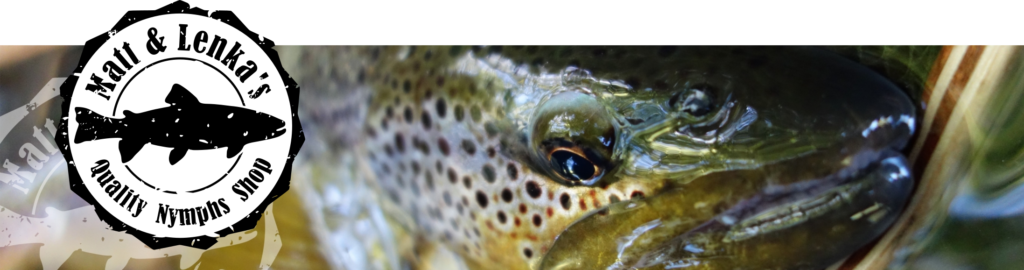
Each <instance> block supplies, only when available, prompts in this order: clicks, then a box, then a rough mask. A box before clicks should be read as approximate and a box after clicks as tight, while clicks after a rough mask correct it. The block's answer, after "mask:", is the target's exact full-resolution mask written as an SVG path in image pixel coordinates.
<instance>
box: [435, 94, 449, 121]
mask: <svg viewBox="0 0 1024 270" xmlns="http://www.w3.org/2000/svg"><path fill="white" fill-rule="evenodd" d="M434 107H435V109H436V110H437V117H438V118H444V116H445V114H447V113H448V104H447V103H445V101H444V98H439V99H437V103H435V106H434Z"/></svg>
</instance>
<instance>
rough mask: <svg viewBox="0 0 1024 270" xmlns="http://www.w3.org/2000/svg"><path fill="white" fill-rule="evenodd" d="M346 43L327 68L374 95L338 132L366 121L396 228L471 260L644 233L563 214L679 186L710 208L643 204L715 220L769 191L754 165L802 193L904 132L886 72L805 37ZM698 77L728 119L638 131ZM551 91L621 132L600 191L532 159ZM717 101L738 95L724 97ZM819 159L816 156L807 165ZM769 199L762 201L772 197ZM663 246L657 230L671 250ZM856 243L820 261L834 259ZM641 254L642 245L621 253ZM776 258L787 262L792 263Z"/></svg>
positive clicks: (491, 261)
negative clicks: (721, 41) (672, 44)
mask: <svg viewBox="0 0 1024 270" xmlns="http://www.w3.org/2000/svg"><path fill="white" fill-rule="evenodd" d="M345 50H346V51H347V54H344V55H343V56H341V57H338V58H336V59H343V58H346V57H349V58H353V59H358V60H348V61H350V62H354V63H356V64H354V65H351V66H348V67H347V68H350V69H348V70H335V71H333V72H334V74H336V75H335V76H338V77H340V78H339V80H341V81H347V82H348V83H351V84H352V85H355V86H354V87H353V88H352V90H351V91H355V92H358V93H360V96H361V95H367V96H369V97H368V99H367V102H365V103H361V104H356V105H353V106H355V107H356V108H357V109H352V108H345V110H350V111H357V112H360V113H365V117H360V118H358V119H355V120H352V119H349V120H351V121H348V120H346V121H345V122H344V125H343V126H351V125H352V123H358V124H359V125H360V126H362V127H363V134H362V137H361V138H360V139H359V140H355V141H357V142H358V143H351V144H349V146H350V147H351V148H352V149H353V151H356V152H357V153H359V155H361V156H363V157H365V161H366V162H367V165H368V166H367V167H368V168H369V170H370V172H369V173H370V174H371V175H373V177H371V179H373V180H374V184H376V185H378V186H379V188H380V192H381V194H383V196H384V197H386V198H388V200H389V201H390V202H389V203H390V204H393V205H395V206H397V208H398V209H402V210H401V211H396V212H394V213H392V215H393V216H396V220H400V222H402V221H407V222H405V223H403V225H404V226H406V227H408V228H410V229H411V230H413V231H414V233H415V234H417V235H420V236H422V237H424V238H426V239H428V240H429V241H431V242H438V243H441V244H442V245H444V246H447V247H448V248H450V249H451V250H453V251H455V252H456V253H459V254H460V255H462V256H463V257H464V258H465V259H466V261H467V263H468V264H469V265H470V266H471V268H480V269H492V268H502V269H537V268H542V267H547V266H548V265H549V263H548V262H545V261H544V260H545V259H544V258H545V257H548V256H549V255H550V254H549V252H550V251H551V250H552V248H554V247H555V246H557V245H562V244H561V243H567V242H575V241H585V240H586V239H585V238H586V237H588V236H595V237H596V236H615V231H616V230H622V229H628V230H633V229H635V228H639V227H638V226H635V225H630V224H631V223H630V222H629V220H617V221H616V219H612V221H613V222H610V223H607V224H605V225H602V226H597V227H592V228H590V230H585V231H582V232H580V233H577V232H573V230H571V229H572V227H573V226H576V225H574V224H580V223H581V222H585V221H586V220H587V218H588V217H594V216H598V215H597V214H598V213H601V211H602V210H607V209H612V208H615V207H623V206H624V205H628V204H631V203H646V202H650V201H652V200H665V199H670V200H668V201H678V200H672V199H673V198H674V199H681V198H685V194H686V193H680V190H688V189H695V190H691V191H689V192H705V194H707V195H706V196H705V197H706V198H707V199H706V200H704V201H698V202H697V203H700V205H706V206H707V208H708V209H711V210H714V212H711V213H710V214H709V213H696V212H693V213H687V212H656V213H655V214H657V215H672V216H669V217H672V218H678V219H687V218H693V219H698V218H700V219H707V218H708V217H716V216H717V215H719V214H721V213H723V212H726V211H727V210H729V209H737V208H735V207H738V205H740V204H739V203H738V202H741V201H744V199H751V198H754V197H756V196H757V195H756V194H764V193H765V192H767V191H770V190H772V188H776V187H778V185H777V183H778V182H777V179H774V178H773V177H775V176H772V175H765V174H764V172H763V171H758V170H759V169H760V168H762V167H763V166H765V165H771V164H788V165H785V166H780V167H779V168H783V169H780V170H781V172H787V173H791V174H792V175H794V176H795V177H796V178H794V179H789V180H787V181H794V182H796V183H798V184H799V183H802V184H804V185H811V186H815V185H818V184H819V183H820V182H815V181H812V180H814V179H816V178H815V177H812V176H813V175H814V173H817V175H818V176H819V177H820V176H821V175H839V174H838V173H839V172H841V171H842V169H843V168H845V166H842V165H843V164H842V163H843V162H845V160H846V159H845V157H850V156H852V154H851V153H865V151H867V150H864V151H861V150H856V149H861V148H868V149H871V151H867V152H872V151H873V152H887V153H897V151H898V150H900V149H902V147H903V146H904V145H905V144H906V141H907V140H908V139H909V137H910V135H911V134H912V132H913V127H914V126H915V125H914V122H913V119H914V117H915V115H914V107H913V105H912V104H911V103H910V100H909V98H907V96H906V95H905V94H903V93H902V92H900V90H899V88H897V87H896V86H894V85H893V84H892V83H891V82H888V81H887V80H885V79H884V78H882V77H881V76H878V75H877V74H874V73H873V72H871V71H870V70H867V69H864V68H862V67H859V66H858V65H856V63H853V62H850V61H848V60H845V59H841V58H839V57H837V56H835V55H830V54H827V53H825V52H822V51H817V50H815V49H808V48H779V47H769V48H760V47H756V48H748V47H739V48H732V47H717V48H716V47H711V48H704V47H681V48H661V47H532V46H527V47H525V48H523V47H519V48H508V47H504V48H501V47H485V48H472V49H471V48H464V47H463V48H453V47H412V48H410V47H383V48H378V47H352V48H345ZM818 60H821V61H818ZM569 67H575V69H571V68H569ZM793 73H803V74H805V75H807V76H799V75H792V74H793ZM763 74H768V75H763ZM770 75H772V76H770ZM848 78H857V79H858V80H849V79H848ZM581 81H585V83H580V82H581ZM697 81H699V82H701V83H707V84H711V85H714V86H716V87H718V88H719V89H718V90H717V91H712V92H716V93H717V94H718V98H720V100H719V103H718V104H719V105H722V106H719V107H717V108H716V109H717V110H716V111H715V113H721V114H722V115H723V116H722V117H721V118H717V119H719V121H718V122H714V124H715V125H705V126H700V125H698V124H700V123H701V122H700V121H697V122H691V123H689V125H690V129H687V130H686V132H669V133H660V134H659V133H657V132H650V129H651V128H654V127H657V126H656V125H655V124H657V123H662V124H665V125H680V122H679V121H678V120H677V121H676V122H672V121H671V119H673V118H672V117H670V116H671V115H672V113H671V112H669V111H668V109H667V108H668V106H666V103H668V102H667V101H669V100H671V99H672V96H673V94H674V93H676V92H678V91H679V90H681V89H683V87H680V86H681V85H686V83H687V82H691V85H692V82H697ZM809 85H810V86H820V88H814V87H809ZM828 89H835V90H834V91H827V90H828ZM560 92H576V93H585V94H587V95H591V96H594V97H596V99H597V100H598V102H599V103H601V104H602V105H603V106H604V107H605V108H607V111H608V114H611V115H612V116H609V118H611V119H613V122H614V125H616V126H617V130H616V137H615V139H616V144H615V145H616V146H615V147H614V148H615V149H614V150H613V151H612V153H613V155H614V156H613V157H612V158H611V159H612V160H613V162H612V163H613V166H612V168H609V169H608V170H607V171H606V172H605V175H604V176H602V179H601V181H599V182H598V183H597V184H596V185H573V184H567V183H566V182H565V181H564V180H562V179H559V178H558V176H557V175H556V174H553V173H552V172H550V171H547V170H548V169H549V168H548V167H545V165H544V164H539V163H541V162H538V159H537V156H543V155H542V154H540V155H539V154H537V153H534V152H533V151H534V150H533V149H531V146H530V145H531V138H530V135H532V134H531V132H532V130H531V129H532V128H533V127H534V124H535V123H536V117H537V113H538V111H542V109H543V107H544V106H545V105H544V104H547V102H548V101H549V100H550V99H551V98H552V97H553V96H555V95H554V94H555V93H560ZM616 94H624V95H623V96H619V95H616ZM343 96H344V95H343ZM730 98H731V99H730ZM441 100H444V101H443V102H442V101H441ZM726 101H730V102H733V103H732V105H729V106H724V105H726V103H727V102H726ZM442 103H443V104H442ZM723 108H726V109H723ZM321 109H323V110H325V111H329V110H330V109H332V108H326V109H325V108H321ZM569 109H570V110H575V109H578V108H571V106H570V108H569ZM748 109H750V110H748ZM309 110H311V111H313V114H314V115H317V114H319V115H330V114H329V113H324V112H323V111H320V112H317V108H311V109H309ZM751 111H753V112H754V113H750V112H751ZM751 119H753V120H751ZM906 119H910V120H909V122H908V121H905V120H906ZM314 121H320V122H321V125H322V126H326V127H328V128H326V129H328V130H330V129H331V128H332V125H334V129H335V130H338V129H339V128H338V125H341V124H337V123H332V122H331V118H329V117H326V118H320V119H314ZM634 122H639V123H634ZM684 122H685V121H684ZM627 123H628V124H627ZM908 127H909V128H908ZM701 128H703V129H701ZM698 131H699V132H698ZM712 131H715V132H712ZM666 134H667V135H666ZM709 134H710V135H709ZM723 134H724V135H723ZM861 134H867V135H864V136H860V135H861ZM869 135H870V136H869ZM858 147H860V148H858ZM821 149H831V150H829V151H831V152H827V151H822V150H821ZM853 150H856V151H853ZM673 151H674V152H673ZM823 152H826V153H824V154H822V153H823ZM815 155H818V156H819V157H821V158H817V159H810V157H814V156H815ZM895 155H896V156H900V154H898V153H897V154H895ZM869 156H870V155H869ZM882 157H883V155H873V156H872V157H871V158H869V159H868V160H867V161H865V162H866V163H868V164H878V162H881V160H883V159H882ZM801 158H802V159H803V160H805V161H806V160H814V161H818V162H826V161H828V162H832V163H823V164H830V165H834V166H820V168H819V169H817V170H809V169H810V168H805V167H806V165H805V166H804V167H801V166H800V165H801V164H799V163H797V164H794V162H792V161H793V160H801ZM805 164H811V163H810V162H805ZM872 166H875V165H872ZM897 167H899V166H897ZM811 168H813V167H811ZM804 171H808V172H806V173H804ZM854 171H855V172H859V173H861V174H868V175H870V172H872V171H871V170H866V171H865V172H860V171H858V170H854ZM719 174H740V175H749V176H750V177H755V178H756V179H754V180H756V181H753V180H752V181H739V180H736V181H739V182H737V184H739V185H747V186H748V187H749V188H750V193H749V194H748V195H742V196H739V195H737V196H739V197H730V196H731V195H730V193H731V191H730V190H732V189H733V188H731V187H729V186H716V185H714V184H713V183H712V184H709V183H706V181H705V182H702V179H704V180H710V179H715V177H718V176H714V175H719ZM836 179H840V180H836V181H832V182H830V183H831V186H829V187H842V186H845V185H847V184H849V183H859V182H857V181H868V180H872V179H875V178H870V177H869V178H857V177H852V176H849V175H843V176H842V177H836ZM858 179H861V180H858ZM864 179H866V180H864ZM773 181H775V182H773ZM907 182H908V181H906V180H904V181H900V182H899V183H907ZM773 183H775V184H773ZM872 187H879V186H878V185H875V186H872ZM883 187H884V186H883ZM820 189H821V190H830V191H834V190H835V189H834V188H831V189H829V188H820ZM905 189H907V187H906V186H894V187H888V189H886V188H883V190H892V191H894V194H896V195H893V201H895V202H893V203H891V204H890V205H892V206H898V205H900V204H902V203H903V202H905V201H906V197H907V196H906V194H903V195H900V194H898V193H899V192H895V191H899V190H905ZM823 192H825V191H815V192H813V193H812V194H806V195H801V196H803V197H797V198H814V197H815V196H821V195H822V194H826V193H823ZM506 194H507V195H506ZM672 194H675V195H672ZM662 195H664V196H662ZM752 196H753V197H752ZM506 198H508V199H506ZM563 198H565V199H563ZM793 199H794V198H791V200H790V202H792V201H793ZM858 202H859V201H858ZM690 203H694V202H693V201H691V202H690ZM610 205H611V206H610ZM785 205H787V204H784V203H777V206H780V207H781V206H785ZM848 205H853V204H848ZM775 206H776V205H770V206H768V207H762V208H760V209H763V208H767V209H776V208H778V207H775ZM741 209H742V208H741ZM897 211H898V210H897ZM829 213H832V212H829ZM835 213H839V212H835ZM844 213H845V212H844ZM840 214H841V213H840ZM702 215H710V216H706V217H701V216H702ZM836 215H838V214H836ZM893 215H894V214H893ZM612 216H613V217H614V215H612ZM824 216H825V217H830V218H833V217H834V216H833V215H824ZM821 220H825V219H821ZM698 221H707V220H698ZM811 223H813V222H811ZM882 223H884V221H883V222H882ZM805 224H809V223H805ZM616 225H618V227H616ZM882 225H886V224H882ZM882 225H879V226H873V227H870V228H868V229H869V230H868V231H870V232H872V233H868V234H866V236H865V237H861V238H872V237H874V236H877V233H878V228H884V227H885V226H882ZM817 226H821V225H820V224H819V225H817ZM794 228H799V226H798V227H794ZM805 229H807V228H805ZM567 230H569V231H567ZM576 231H578V230H576ZM684 232H685V231H684ZM783 232H789V231H783ZM676 233H677V234H676V235H675V236H679V234H678V232H676ZM780 235H782V234H781V233H780ZM790 236H792V235H790ZM861 236H864V235H861ZM671 239H673V237H665V238H660V239H655V241H663V242H665V243H668V242H669V241H671ZM841 240H842V239H841ZM846 240H849V239H846ZM759 241H761V240H759ZM764 243H765V244H766V246H767V245H770V244H773V243H776V242H764ZM776 244H777V243H776ZM614 248H615V247H614V246H608V244H607V243H605V245H600V244H599V243H597V244H595V245H592V246H585V247H582V248H580V251H581V253H579V254H577V255H575V256H576V257H577V258H586V259H590V258H594V259H596V258H597V257H596V256H595V255H597V254H602V253H603V252H606V250H609V249H614ZM855 248H856V247H846V248H844V249H843V250H838V251H834V252H833V253H832V254H818V255H815V256H820V257H822V258H828V259H833V258H835V257H836V256H839V255H842V256H845V254H848V253H849V252H852V250H855ZM851 249H852V250H851ZM645 252H651V250H639V251H635V252H634V253H635V254H641V255H642V254H645ZM780 258H782V257H780ZM785 258H790V259H793V260H791V261H790V262H791V263H794V264H797V263H799V262H798V260H799V258H798V257H796V258H794V257H792V256H791V255H790V257H785ZM840 258H841V256H840ZM748 263H755V264H753V265H750V264H748V265H745V266H741V267H740V268H743V267H747V268H756V267H757V265H756V263H763V262H756V261H755V262H748ZM783 263H785V260H783ZM611 264H612V262H609V263H608V264H604V265H603V266H610V265H611ZM791 266H792V265H791ZM782 268H786V267H782ZM705 269H718V268H705Z"/></svg>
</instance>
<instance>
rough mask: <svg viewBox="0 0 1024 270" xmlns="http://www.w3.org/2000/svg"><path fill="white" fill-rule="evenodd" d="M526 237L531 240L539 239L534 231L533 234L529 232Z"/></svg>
mask: <svg viewBox="0 0 1024 270" xmlns="http://www.w3.org/2000/svg"><path fill="white" fill-rule="evenodd" d="M526 238H529V239H530V241H537V236H536V235H533V234H532V233H531V234H527V235H526Z"/></svg>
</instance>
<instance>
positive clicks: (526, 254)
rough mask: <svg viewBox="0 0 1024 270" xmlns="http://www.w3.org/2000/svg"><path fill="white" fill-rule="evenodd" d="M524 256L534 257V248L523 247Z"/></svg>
mask: <svg viewBox="0 0 1024 270" xmlns="http://www.w3.org/2000/svg"><path fill="white" fill-rule="evenodd" d="M523 256H526V258H527V259H529V258H532V257H533V250H530V248H524V249H523Z"/></svg>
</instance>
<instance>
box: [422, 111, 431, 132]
mask: <svg viewBox="0 0 1024 270" xmlns="http://www.w3.org/2000/svg"><path fill="white" fill-rule="evenodd" d="M420 122H421V123H423V128H424V129H430V126H431V125H433V123H432V122H431V121H430V114H429V113H427V112H423V113H421V114H420Z"/></svg>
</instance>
